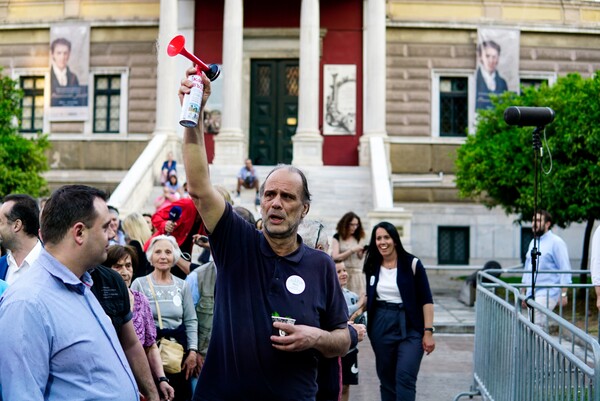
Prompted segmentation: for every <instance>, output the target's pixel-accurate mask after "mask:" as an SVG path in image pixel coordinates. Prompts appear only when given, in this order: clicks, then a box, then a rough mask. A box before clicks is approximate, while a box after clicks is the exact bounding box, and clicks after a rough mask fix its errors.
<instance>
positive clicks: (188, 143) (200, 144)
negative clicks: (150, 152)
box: [179, 67, 225, 231]
mask: <svg viewBox="0 0 600 401" xmlns="http://www.w3.org/2000/svg"><path fill="white" fill-rule="evenodd" d="M195 73H196V68H195V67H192V68H189V69H188V70H187V71H186V78H185V79H183V80H182V81H181V86H180V87H179V99H180V101H182V102H183V96H184V95H185V94H187V93H189V92H190V89H191V87H192V82H191V81H190V80H189V79H187V77H188V76H190V75H193V74H195ZM202 83H203V84H204V95H203V97H202V105H201V107H200V119H199V120H200V121H199V122H198V126H197V127H196V128H185V129H184V131H183V164H184V165H185V174H186V177H187V182H188V192H189V194H190V197H191V198H192V200H193V201H194V204H195V205H196V208H197V209H198V212H199V213H200V215H201V216H202V220H203V221H204V225H205V226H206V228H207V229H208V231H213V230H214V228H215V226H216V225H217V223H218V222H219V219H220V218H221V216H222V215H223V212H224V211H225V201H224V199H223V196H222V195H221V194H219V192H217V191H216V190H215V189H214V188H213V186H212V184H211V182H210V171H209V168H208V157H207V156H206V146H205V144H204V123H203V118H202V114H203V112H204V106H205V105H206V101H207V100H208V98H209V96H210V90H211V89H210V81H209V79H208V78H206V76H205V75H204V73H203V74H202Z"/></svg>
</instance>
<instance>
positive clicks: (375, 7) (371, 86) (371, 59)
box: [359, 0, 389, 166]
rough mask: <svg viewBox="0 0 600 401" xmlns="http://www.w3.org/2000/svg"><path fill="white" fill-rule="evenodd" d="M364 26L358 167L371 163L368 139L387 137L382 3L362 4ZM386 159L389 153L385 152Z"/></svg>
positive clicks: (383, 14) (384, 27) (384, 28)
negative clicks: (361, 118) (362, 91)
mask: <svg viewBox="0 0 600 401" xmlns="http://www.w3.org/2000/svg"><path fill="white" fill-rule="evenodd" d="M365 4H366V5H365V7H366V9H365V13H366V27H365V31H364V32H365V33H364V41H363V42H364V43H365V60H364V62H363V81H364V93H365V95H364V102H363V105H364V106H363V135H362V136H361V138H360V150H359V164H360V165H361V166H368V165H369V164H370V155H369V138H370V137H372V136H381V137H385V138H387V132H386V119H385V118H386V117H385V107H386V105H385V101H386V98H385V97H386V92H385V86H386V59H385V58H386V56H385V50H386V49H385V45H386V37H385V30H386V23H385V0H368V1H367V2H365ZM388 159H389V150H388Z"/></svg>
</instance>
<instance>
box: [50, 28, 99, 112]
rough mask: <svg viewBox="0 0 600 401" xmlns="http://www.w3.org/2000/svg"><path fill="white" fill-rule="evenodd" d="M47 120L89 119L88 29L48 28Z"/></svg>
mask: <svg viewBox="0 0 600 401" xmlns="http://www.w3.org/2000/svg"><path fill="white" fill-rule="evenodd" d="M49 55H50V57H49V58H50V121H84V120H87V119H88V77H89V70H90V28H89V26H88V25H56V26H52V27H51V28H50V49H49Z"/></svg>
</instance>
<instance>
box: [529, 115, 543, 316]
mask: <svg viewBox="0 0 600 401" xmlns="http://www.w3.org/2000/svg"><path fill="white" fill-rule="evenodd" d="M543 130H544V127H543V126H540V127H536V129H534V130H533V135H532V136H533V138H532V142H533V247H532V248H531V296H530V298H531V299H533V300H534V301H535V280H536V276H537V274H536V273H537V267H538V260H539V257H540V255H541V253H540V252H539V251H538V245H539V241H540V239H539V237H538V235H537V229H536V228H537V226H538V225H539V224H541V221H539V220H538V208H537V198H538V181H539V175H541V174H540V171H538V170H541V162H540V158H541V150H542V140H541V138H540V132H541V131H543ZM538 166H539V168H538ZM540 220H541V219H540ZM531 323H535V313H531Z"/></svg>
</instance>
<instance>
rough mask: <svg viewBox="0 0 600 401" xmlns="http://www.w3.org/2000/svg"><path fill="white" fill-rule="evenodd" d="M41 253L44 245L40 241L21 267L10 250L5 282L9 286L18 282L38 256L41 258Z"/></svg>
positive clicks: (7, 258)
mask: <svg viewBox="0 0 600 401" xmlns="http://www.w3.org/2000/svg"><path fill="white" fill-rule="evenodd" d="M41 251H42V243H41V242H40V240H38V242H37V244H35V246H34V247H33V249H32V250H31V251H29V254H27V256H26V257H25V259H23V263H21V266H18V265H17V261H16V260H15V258H14V256H13V255H12V252H11V251H10V250H9V251H8V252H7V253H6V254H7V257H6V261H7V262H8V270H7V271H6V279H5V280H4V281H6V282H7V283H8V284H9V285H10V284H12V283H14V282H15V281H17V280H18V279H19V277H21V276H22V275H23V274H24V273H25V272H26V271H27V270H29V268H30V267H31V265H32V264H33V262H35V261H36V260H37V258H38V256H40V252H41Z"/></svg>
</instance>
